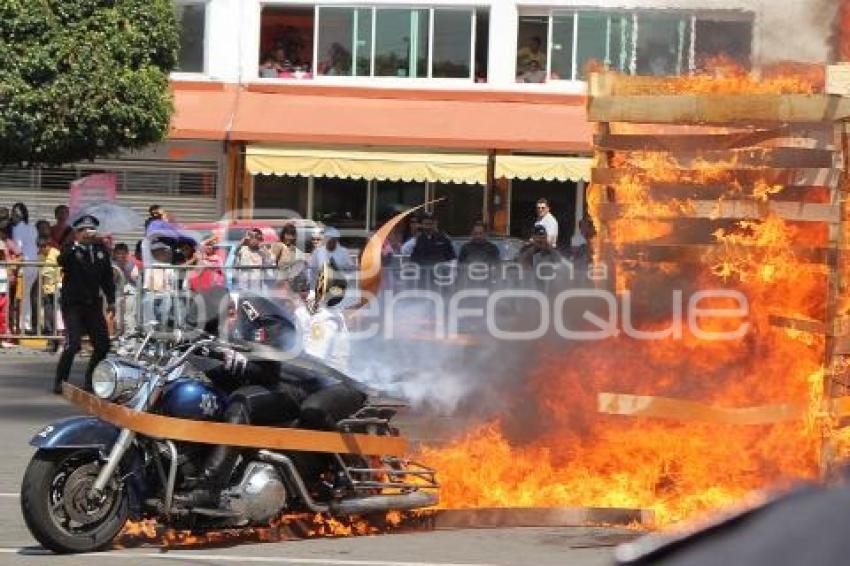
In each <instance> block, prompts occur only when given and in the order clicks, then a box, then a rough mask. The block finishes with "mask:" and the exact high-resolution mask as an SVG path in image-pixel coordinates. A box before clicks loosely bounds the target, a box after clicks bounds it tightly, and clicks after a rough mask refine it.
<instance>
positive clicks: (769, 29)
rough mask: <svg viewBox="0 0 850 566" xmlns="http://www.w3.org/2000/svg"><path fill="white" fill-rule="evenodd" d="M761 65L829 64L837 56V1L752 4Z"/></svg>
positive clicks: (754, 1) (767, 0)
mask: <svg viewBox="0 0 850 566" xmlns="http://www.w3.org/2000/svg"><path fill="white" fill-rule="evenodd" d="M748 4H749V6H748V8H749V9H752V10H753V11H754V12H755V13H756V17H757V24H756V25H757V31H756V44H755V45H756V49H757V55H758V61H757V62H758V63H761V64H771V63H778V62H782V61H797V62H803V63H826V62H829V61H832V60H833V58H834V52H835V42H834V29H835V25H836V24H835V22H836V20H837V13H838V11H837V8H838V5H837V4H838V2H836V0H790V1H788V0H786V1H784V2H776V1H775V0H750V2H749V3H748Z"/></svg>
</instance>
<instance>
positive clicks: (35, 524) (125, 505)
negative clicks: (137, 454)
mask: <svg viewBox="0 0 850 566" xmlns="http://www.w3.org/2000/svg"><path fill="white" fill-rule="evenodd" d="M101 465H102V463H101V461H100V459H99V457H98V454H97V452H94V451H91V450H78V451H67V450H39V451H38V452H36V453H35V455H34V456H33V458H32V460H31V461H30V464H29V466H27V471H26V472H25V474H24V480H23V484H22V485H21V511H22V512H23V515H24V521H25V522H26V524H27V527H28V528H29V530H30V533H32V535H33V536H34V537H35V539H36V540H37V541H38V542H40V543H41V544H42V546H44V547H45V548H47V549H49V550H52V551H53V552H56V553H60V554H66V553H72V552H94V551H98V550H103V549H104V548H105V547H107V546H109V544H110V543H111V542H112V539H114V538H115V537H116V536H117V535H118V533H119V532H121V529H122V528H123V527H124V524H125V523H126V522H127V517H128V516H129V512H130V511H129V502H128V498H127V493H126V490H124V489H122V486H121V483H120V481H119V478H118V477H117V474H116V477H113V478H112V479H111V480H110V482H109V484H108V485H107V487H106V489H105V490H104V494H103V496H102V497H101V498H100V499H99V500H98V501H92V500H91V499H90V498H89V496H88V494H89V491H90V488H91V486H92V485H93V484H94V480H95V478H97V474H98V471H99V470H100V467H101Z"/></svg>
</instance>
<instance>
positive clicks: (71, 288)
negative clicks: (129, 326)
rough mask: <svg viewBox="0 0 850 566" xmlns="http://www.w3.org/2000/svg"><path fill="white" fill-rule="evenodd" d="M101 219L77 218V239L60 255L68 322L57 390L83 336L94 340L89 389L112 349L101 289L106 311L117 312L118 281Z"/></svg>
mask: <svg viewBox="0 0 850 566" xmlns="http://www.w3.org/2000/svg"><path fill="white" fill-rule="evenodd" d="M99 225H100V222H99V221H98V220H97V218H95V217H94V216H88V215H87V216H83V217H81V218H79V219H77V220H75V221H74V222H73V223H72V224H71V226H72V228H73V229H74V237H73V240H71V241H69V242H68V243H67V244H66V245H65V246H64V247H63V248H62V251H61V253H60V254H59V267H61V268H62V294H61V299H60V307H61V309H62V319H63V320H64V321H65V347H64V349H63V350H62V355H61V357H60V358H59V365H58V366H57V367H56V380H55V381H54V384H53V392H54V393H61V392H62V382H63V381H67V380H68V375H69V373H70V372H71V365H72V364H73V363H74V357H75V356H76V355H77V352H79V351H80V347H81V345H82V339H83V335H84V334H87V335H88V336H89V338H90V339H91V341H92V346H93V347H94V351H93V352H92V356H91V359H90V360H89V366H88V369H87V370H86V383H85V388H86V390H88V391H91V388H92V387H91V378H92V372H93V371H94V368H95V366H96V365H97V364H98V363H100V361H101V360H103V358H105V357H106V354H107V353H108V352H109V330H108V329H107V326H106V318H105V316H104V312H103V300H102V299H101V296H100V295H101V292H102V293H103V295H104V296H105V297H106V310H107V311H108V312H109V313H115V281H114V279H113V278H112V261H111V260H110V256H109V250H107V249H106V246H104V245H103V243H102V242H101V241H100V239H99V238H98V237H97V227H98V226H99Z"/></svg>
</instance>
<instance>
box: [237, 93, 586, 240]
mask: <svg viewBox="0 0 850 566" xmlns="http://www.w3.org/2000/svg"><path fill="white" fill-rule="evenodd" d="M581 103H582V100H581V99H578V98H576V97H558V96H554V97H553V96H529V95H516V94H511V93H478V94H469V93H457V92H452V91H446V92H439V93H415V92H401V91H396V90H389V89H388V90H383V91H381V92H374V91H364V90H362V89H351V88H326V87H323V88H321V89H316V88H311V87H306V86H302V87H299V88H295V87H269V86H255V85H249V86H248V87H246V91H245V92H243V93H242V94H241V96H240V98H239V104H238V107H237V109H236V112H235V115H234V119H233V122H232V127H231V132H230V136H231V143H232V145H233V146H234V147H235V148H236V150H235V151H238V152H239V154H240V155H241V156H242V160H243V161H242V163H243V172H242V175H241V177H240V178H239V182H238V185H237V186H235V187H234V194H233V198H232V200H231V202H232V203H233V206H231V208H233V209H238V210H241V211H244V212H245V214H253V215H255V216H266V217H281V216H286V215H288V216H293V215H297V216H301V217H306V218H312V219H315V220H320V221H323V222H325V223H327V224H331V225H335V226H338V227H340V228H347V229H350V230H363V231H369V230H374V229H375V228H376V227H377V226H379V225H381V223H382V222H383V221H384V220H385V219H387V218H389V217H390V216H392V215H393V214H395V213H397V212H398V211H400V210H404V209H407V208H409V207H411V206H415V205H419V204H422V203H423V202H427V201H431V200H436V199H443V200H441V202H440V203H439V204H437V205H436V206H435V212H436V214H437V216H438V218H439V220H440V224H441V228H442V229H443V230H444V231H446V232H448V233H449V234H451V235H466V234H468V233H469V231H470V229H471V227H472V224H473V223H474V222H475V221H476V220H484V221H485V222H486V223H487V224H488V225H489V226H491V229H492V230H493V232H494V233H497V234H504V235H507V234H510V233H512V232H513V230H514V228H513V227H512V216H513V217H514V218H515V220H514V221H513V224H515V225H516V226H519V225H520V223H521V221H520V218H521V216H522V214H523V212H522V209H523V207H524V206H525V201H526V199H525V198H524V197H523V195H534V198H535V200H536V198H537V197H538V196H544V195H538V194H537V193H538V192H539V191H538V190H537V189H535V188H527V189H523V183H525V182H527V181H528V180H532V181H541V182H545V183H551V186H550V187H549V192H547V193H546V194H547V195H551V198H552V200H553V202H555V203H557V206H556V207H554V210H555V211H556V214H560V215H562V216H564V217H565V225H566V226H572V225H574V224H575V223H576V220H575V214H576V206H577V195H578V192H577V191H576V183H577V182H579V181H586V180H587V179H588V178H589V170H590V165H589V158H588V157H586V155H587V153H586V152H587V150H588V147H589V140H590V139H591V132H590V128H589V125H588V123H587V120H586V117H585V111H584V107H583V106H582V105H581ZM519 152H525V153H524V154H522V155H519V154H518V153H519ZM582 153H584V154H585V157H582V158H578V157H576V156H581V154H582ZM512 195H516V196H515V197H514V196H512ZM529 198H530V197H529ZM562 201H563V202H562ZM284 213H285V214H284ZM529 221H531V220H529ZM564 233H565V234H566V237H567V243H568V242H569V234H568V233H566V232H564Z"/></svg>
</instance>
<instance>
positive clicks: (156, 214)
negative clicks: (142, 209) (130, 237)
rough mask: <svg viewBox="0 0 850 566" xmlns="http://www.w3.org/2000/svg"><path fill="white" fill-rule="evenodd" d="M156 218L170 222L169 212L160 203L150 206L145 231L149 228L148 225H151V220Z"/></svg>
mask: <svg viewBox="0 0 850 566" xmlns="http://www.w3.org/2000/svg"><path fill="white" fill-rule="evenodd" d="M156 220H162V221H165V222H168V213H167V212H166V211H165V209H164V208H162V206H160V205H158V204H152V205H150V206H149V207H148V217H147V219H146V220H145V232H147V230H148V226H150V224H151V222H154V221H156Z"/></svg>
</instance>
